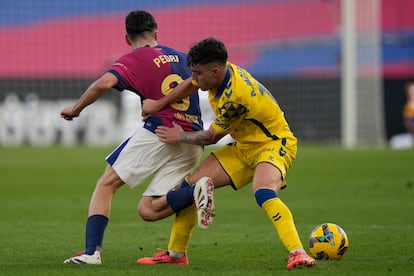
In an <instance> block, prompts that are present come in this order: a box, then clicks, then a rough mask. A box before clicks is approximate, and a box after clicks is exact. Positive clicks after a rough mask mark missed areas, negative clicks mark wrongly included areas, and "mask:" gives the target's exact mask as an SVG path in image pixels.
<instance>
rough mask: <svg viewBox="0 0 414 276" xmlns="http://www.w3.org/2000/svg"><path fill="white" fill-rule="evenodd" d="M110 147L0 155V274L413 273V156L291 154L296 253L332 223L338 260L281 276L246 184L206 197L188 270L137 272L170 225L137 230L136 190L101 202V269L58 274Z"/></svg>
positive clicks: (321, 150) (288, 197) (270, 232)
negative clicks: (342, 237)
mask: <svg viewBox="0 0 414 276" xmlns="http://www.w3.org/2000/svg"><path fill="white" fill-rule="evenodd" d="M111 150H112V149H107V148H104V149H99V148H84V147H76V148H70V149H68V148H60V147H54V148H30V147H22V148H0V155H1V159H0V179H1V181H0V185H1V192H0V202H1V208H0V214H1V216H0V217H1V219H0V239H1V240H0V275H276V274H279V275H280V274H288V273H289V274H302V273H307V274H314V275H325V274H326V275H331V274H336V275H347V274H352V275H357V274H358V275H382V274H384V275H394V274H400V275H407V274H409V273H413V271H414V249H413V245H414V235H413V231H414V217H413V211H414V200H413V199H414V169H413V164H414V152H413V151H411V150H407V151H392V150H388V149H384V150H368V149H364V150H356V151H346V150H343V149H340V148H335V147H309V146H303V147H301V148H300V149H299V154H298V158H297V160H296V162H295V164H294V166H293V167H292V169H291V170H290V172H289V174H288V178H287V180H288V188H287V189H286V190H283V191H281V192H280V193H279V195H280V197H281V198H282V200H283V201H284V202H285V203H286V204H287V205H288V206H289V207H290V209H291V210H292V213H293V215H294V218H295V221H296V225H297V228H298V230H299V233H300V236H301V238H302V241H303V243H304V245H305V248H306V249H307V241H308V235H309V233H310V232H311V230H312V229H313V227H314V226H316V225H318V224H320V223H323V222H333V223H336V224H339V225H340V226H341V227H342V228H343V229H344V230H345V231H346V232H347V234H348V237H349V240H350V244H349V250H348V252H347V253H346V254H345V257H344V258H343V259H342V260H341V261H319V262H318V263H317V266H316V267H315V268H312V269H302V270H294V271H290V272H288V271H286V270H285V266H286V257H287V252H286V251H285V249H284V247H283V246H282V244H281V242H280V241H279V239H278V237H277V235H276V233H275V230H274V229H273V228H272V226H271V224H270V221H268V218H267V217H266V216H265V214H264V213H263V212H262V211H261V209H260V208H258V206H257V205H256V203H255V200H254V197H253V196H252V191H251V186H250V185H249V186H247V187H245V188H243V189H242V190H240V191H238V192H234V191H233V190H232V189H231V188H227V187H226V188H222V189H219V190H216V198H215V202H216V211H217V216H216V218H215V221H214V223H213V225H212V226H211V228H209V229H207V230H201V229H198V228H196V229H195V230H194V232H193V236H192V239H191V243H190V247H189V258H190V266H171V265H158V266H138V265H136V264H135V261H136V259H137V258H139V257H143V256H150V255H152V254H153V253H155V252H156V249H157V248H166V247H167V244H168V238H169V230H170V226H171V223H172V218H168V219H166V220H163V221H159V222H153V223H150V222H144V221H142V220H140V219H139V218H138V215H137V214H136V211H135V209H136V205H137V202H138V200H139V198H140V196H141V193H142V191H143V189H144V186H145V185H142V186H140V187H138V188H136V189H134V190H130V189H129V188H128V187H123V188H122V189H121V190H120V191H119V192H118V193H117V194H116V195H115V197H114V199H113V202H112V214H111V220H110V223H109V225H108V228H107V231H106V235H105V240H104V248H103V252H102V259H103V265H101V266H77V265H63V264H62V262H63V260H64V259H65V258H67V257H69V256H70V255H72V254H74V253H77V252H78V251H81V250H83V248H84V227H85V221H86V214H87V208H88V202H89V198H90V195H91V192H92V190H93V187H94V185H95V183H96V180H97V178H98V177H99V176H100V175H101V173H102V172H103V169H104V166H105V163H104V161H103V159H104V157H105V156H106V155H107V154H108V153H109V152H110V151H111Z"/></svg>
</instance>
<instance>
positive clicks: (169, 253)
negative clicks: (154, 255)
mask: <svg viewBox="0 0 414 276" xmlns="http://www.w3.org/2000/svg"><path fill="white" fill-rule="evenodd" d="M168 255H169V256H170V257H172V258H181V257H182V256H184V253H183V252H174V251H168Z"/></svg>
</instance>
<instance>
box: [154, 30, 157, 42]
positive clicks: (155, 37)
mask: <svg viewBox="0 0 414 276" xmlns="http://www.w3.org/2000/svg"><path fill="white" fill-rule="evenodd" d="M157 39H158V31H155V32H154V40H155V41H157Z"/></svg>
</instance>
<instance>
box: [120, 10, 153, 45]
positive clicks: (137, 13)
mask: <svg viewBox="0 0 414 276" xmlns="http://www.w3.org/2000/svg"><path fill="white" fill-rule="evenodd" d="M157 28H158V25H157V22H156V21H155V19H154V17H153V16H152V14H150V13H149V12H147V11H144V10H134V11H131V12H130V13H129V14H128V15H127V17H126V18H125V29H126V32H127V34H128V36H129V37H130V38H131V39H135V38H136V37H137V36H143V35H144V34H145V33H146V32H154V31H156V30H157Z"/></svg>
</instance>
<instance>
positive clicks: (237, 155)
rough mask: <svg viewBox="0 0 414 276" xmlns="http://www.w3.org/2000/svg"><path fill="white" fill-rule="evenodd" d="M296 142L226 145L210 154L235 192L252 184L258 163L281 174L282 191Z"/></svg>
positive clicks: (289, 140)
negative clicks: (219, 165) (227, 177)
mask: <svg viewBox="0 0 414 276" xmlns="http://www.w3.org/2000/svg"><path fill="white" fill-rule="evenodd" d="M296 152H297V140H296V139H279V140H275V141H272V142H269V143H266V144H249V145H242V144H239V143H237V142H236V143H233V144H228V145H226V146H224V147H222V148H220V149H218V150H216V151H214V152H212V154H213V155H214V156H215V157H216V158H217V160H218V161H219V163H220V164H221V166H222V167H223V169H224V170H225V171H226V173H227V174H228V176H229V177H230V178H231V180H232V182H233V183H232V186H233V188H234V189H235V190H238V189H240V188H241V187H243V186H245V185H247V184H249V183H250V182H252V179H253V175H254V171H255V168H256V166H257V165H258V164H259V163H263V162H266V163H270V164H273V165H274V166H275V167H276V168H278V169H279V170H280V172H281V174H282V178H283V182H282V189H283V188H285V187H286V181H285V177H286V172H287V170H288V169H289V168H290V166H291V165H292V163H293V160H295V158H296Z"/></svg>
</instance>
